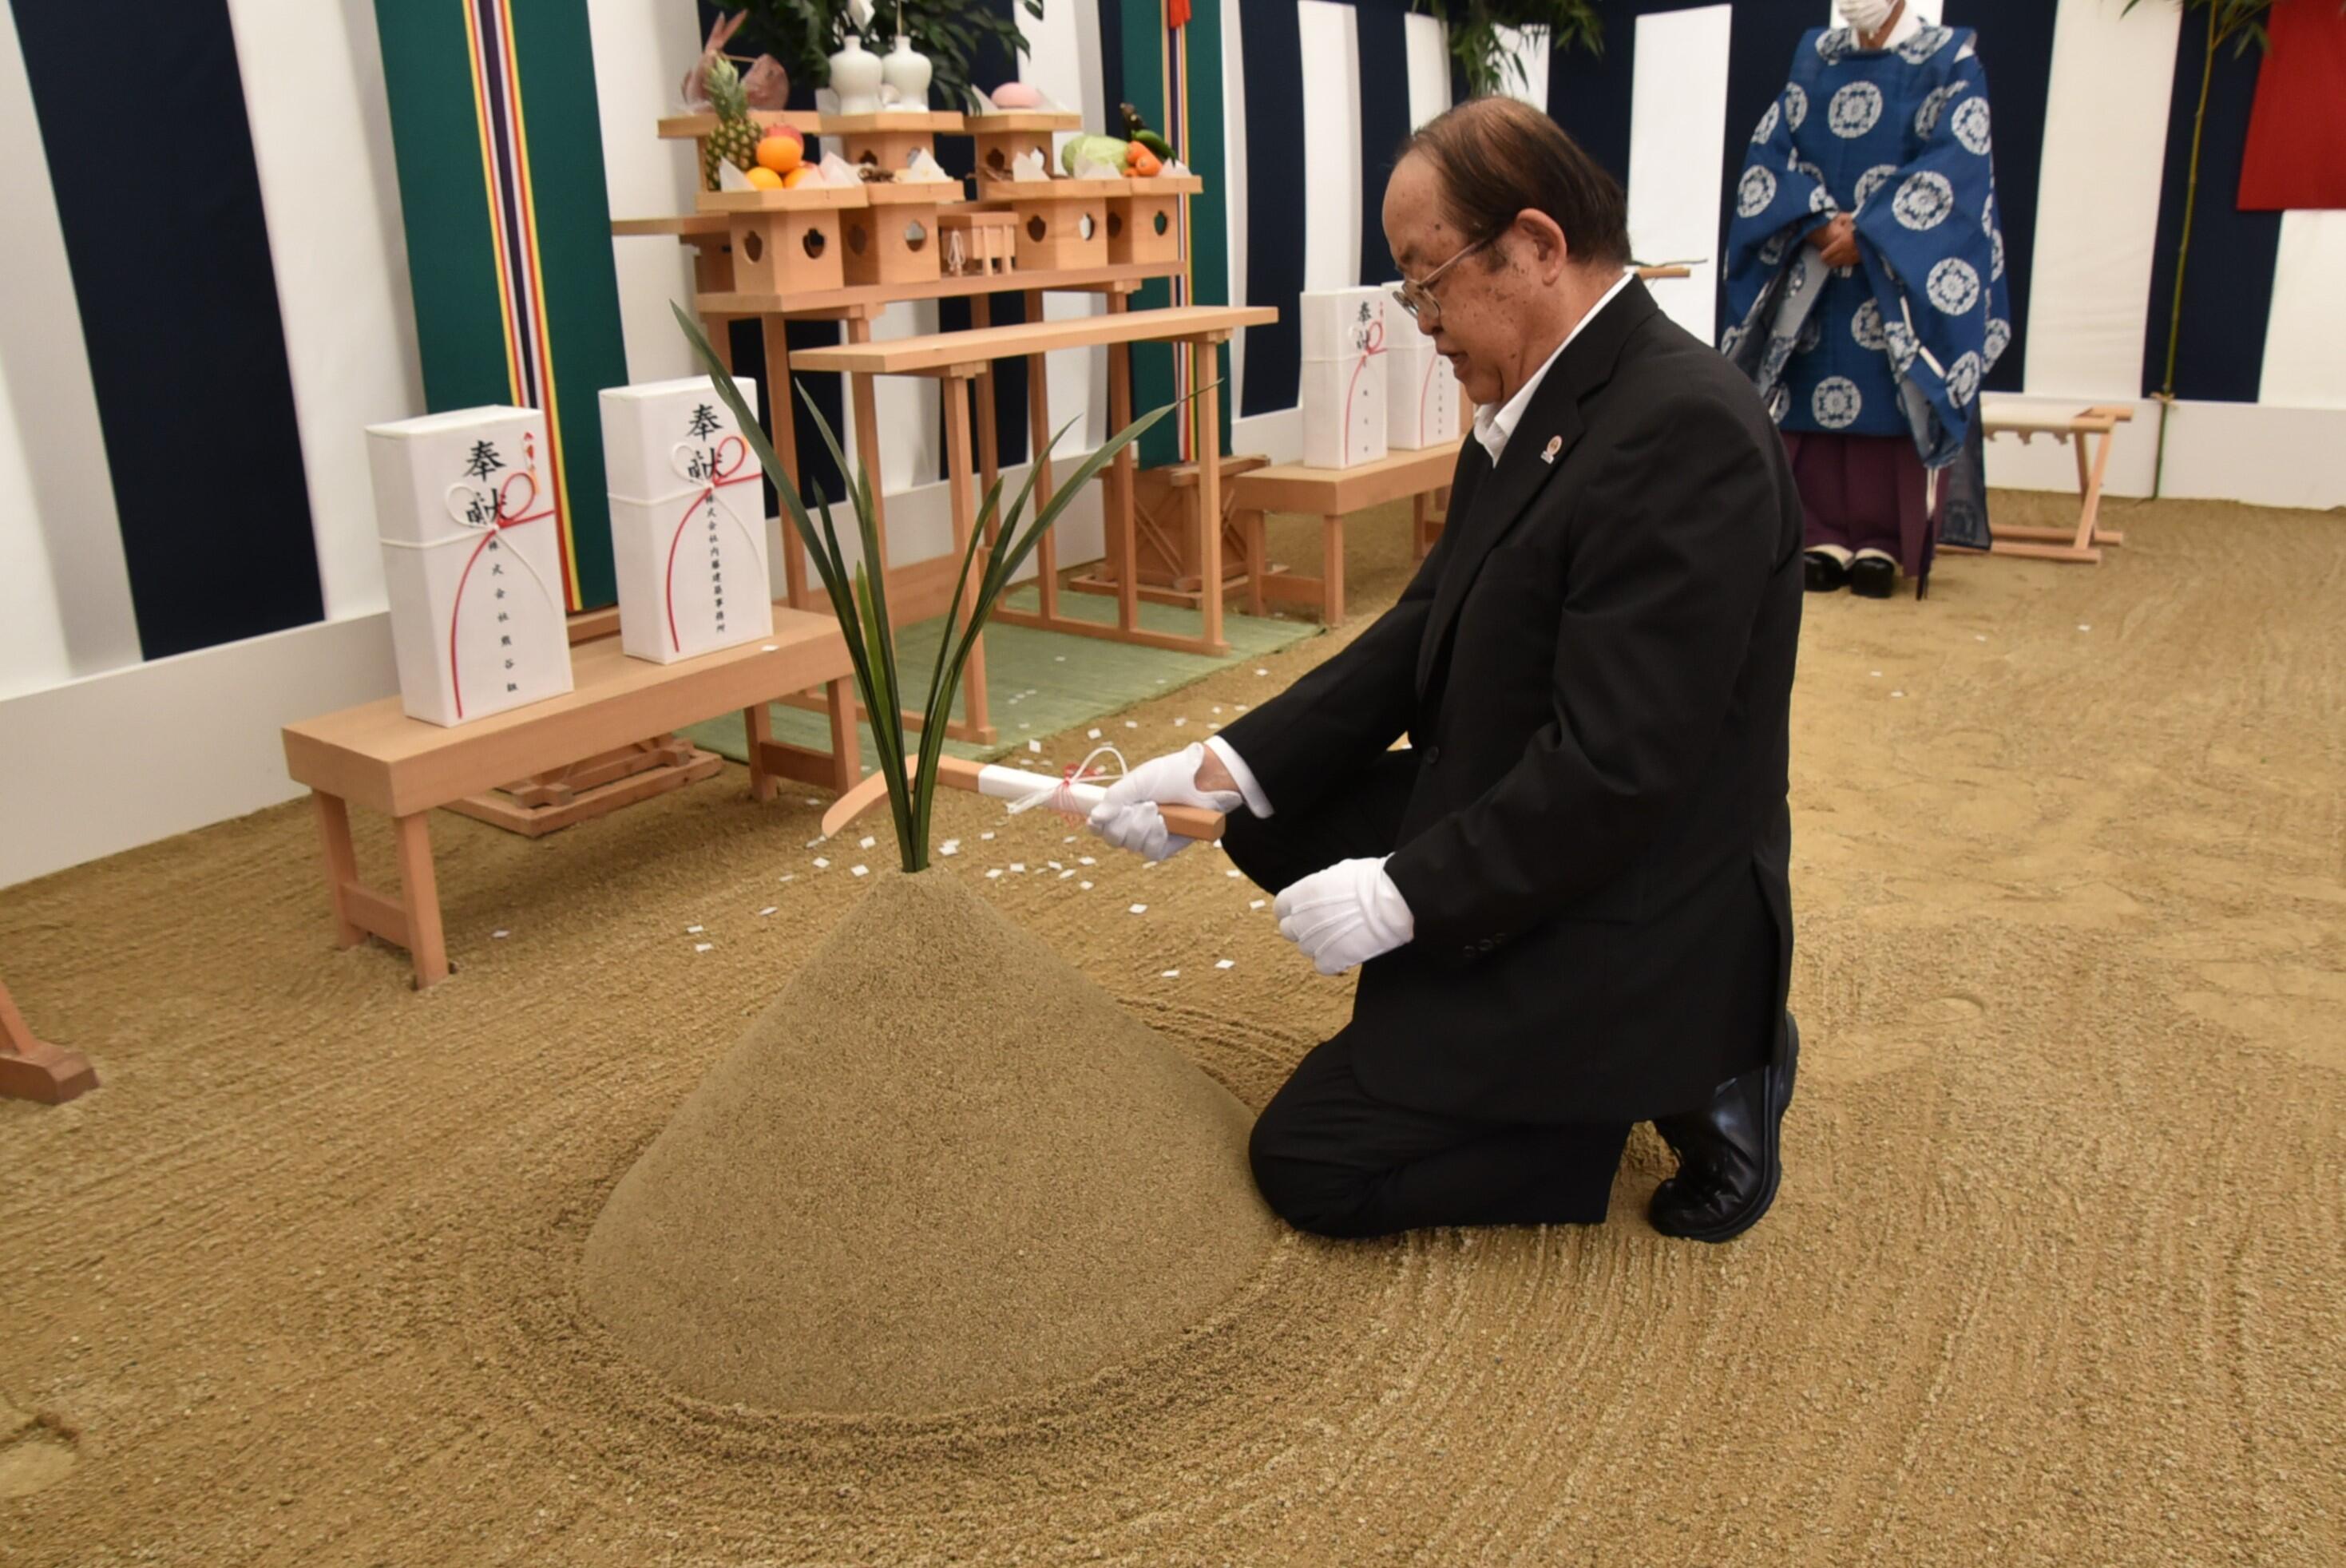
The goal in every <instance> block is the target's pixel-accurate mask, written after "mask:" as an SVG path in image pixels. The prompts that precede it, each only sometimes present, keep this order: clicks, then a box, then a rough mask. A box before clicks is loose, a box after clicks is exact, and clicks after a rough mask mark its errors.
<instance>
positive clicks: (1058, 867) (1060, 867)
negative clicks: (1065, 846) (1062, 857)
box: [1043, 860, 1067, 871]
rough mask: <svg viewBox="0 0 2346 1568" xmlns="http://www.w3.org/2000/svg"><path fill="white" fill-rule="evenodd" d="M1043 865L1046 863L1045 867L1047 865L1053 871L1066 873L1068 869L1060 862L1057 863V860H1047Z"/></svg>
mask: <svg viewBox="0 0 2346 1568" xmlns="http://www.w3.org/2000/svg"><path fill="white" fill-rule="evenodd" d="M1043 863H1044V864H1045V865H1046V866H1048V867H1050V868H1051V869H1052V870H1053V871H1066V869H1067V868H1066V867H1065V866H1063V865H1061V864H1059V862H1058V861H1056V860H1045V861H1044V862H1043Z"/></svg>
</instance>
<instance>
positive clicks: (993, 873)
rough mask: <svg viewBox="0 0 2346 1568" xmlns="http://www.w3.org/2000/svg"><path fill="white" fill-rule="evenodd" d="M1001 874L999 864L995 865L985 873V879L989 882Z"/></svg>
mask: <svg viewBox="0 0 2346 1568" xmlns="http://www.w3.org/2000/svg"><path fill="white" fill-rule="evenodd" d="M1001 875H1002V868H1001V867H1000V866H996V867H994V869H993V870H992V871H988V872H986V873H985V880H986V881H989V882H990V881H994V879H996V878H997V877H999V876H1001Z"/></svg>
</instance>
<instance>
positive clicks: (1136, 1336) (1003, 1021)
mask: <svg viewBox="0 0 2346 1568" xmlns="http://www.w3.org/2000/svg"><path fill="white" fill-rule="evenodd" d="M1248 1125H1249V1121H1248V1116H1247V1113H1246V1111H1245V1109H1244V1108H1243V1107H1242V1106H1240V1105H1239V1103H1238V1102H1237V1101H1236V1100H1234V1099H1232V1098H1231V1097H1230V1095H1229V1094H1228V1093H1227V1092H1226V1091H1225V1090H1223V1089H1222V1088H1221V1087H1220V1085H1219V1084H1216V1083H1214V1082H1213V1080H1211V1079H1209V1078H1208V1077H1207V1076H1206V1075H1205V1074H1202V1073H1200V1072H1199V1071H1198V1069H1197V1068H1196V1067H1194V1066H1192V1065H1190V1064H1189V1063H1188V1061H1187V1060H1186V1059H1184V1058H1183V1057H1182V1056H1181V1054H1179V1053H1178V1052H1177V1051H1176V1050H1175V1049H1174V1048H1173V1047H1172V1046H1171V1045H1169V1044H1167V1043H1166V1042H1165V1041H1164V1040H1163V1039H1161V1038H1159V1037H1158V1035H1157V1033H1155V1032H1154V1031H1152V1030H1150V1029H1148V1027H1146V1026H1145V1025H1143V1024H1142V1023H1139V1022H1138V1021H1137V1020H1136V1019H1134V1018H1133V1017H1132V1016H1131V1015H1130V1014H1128V1013H1126V1012H1125V1011H1124V1010H1123V1009H1122V1008H1120V1007H1118V1006H1117V1004H1116V1003H1115V1002H1114V1001H1113V1000H1112V999H1111V998H1110V997H1109V996H1108V995H1107V993H1105V992H1104V991H1102V990H1101V989H1100V988H1099V987H1098V986H1096V985H1095V984H1093V983H1091V982H1090V981H1089V980H1087V979H1086V978H1085V977H1084V976H1083V975H1082V974H1080V973H1078V972H1076V969H1075V968H1074V967H1073V966H1072V965H1070V964H1068V963H1067V962H1065V961H1064V960H1062V959H1060V958H1059V957H1058V956H1057V955H1056V953H1054V952H1052V951H1051V950H1050V949H1049V948H1047V947H1045V945H1044V944H1043V943H1042V942H1040V941H1038V940H1036V939H1035V938H1034V937H1032V936H1030V935H1028V934H1027V933H1026V932H1023V931H1021V930H1019V929H1018V928H1017V927H1016V926H1015V925H1013V924H1011V922H1010V921H1007V920H1005V919H1004V918H1003V917H1002V916H1001V915H1000V914H997V913H996V912H995V911H994V909H993V908H992V907H991V906H990V905H988V904H986V903H985V902H984V901H982V900H980V899H979V898H977V897H976V896H975V895H974V894H973V893H972V892H970V891H969V890H968V889H966V888H964V886H963V885H962V884H960V883H959V882H957V881H954V879H953V878H952V877H951V876H949V875H948V874H946V873H945V872H943V871H927V872H923V874H921V875H919V876H913V877H901V876H899V877H890V878H887V879H885V880H883V881H880V882H879V883H878V885H877V886H875V887H874V888H873V889H872V891H871V893H870V894H869V895H868V896H867V897H865V898H864V899H863V900H862V901H861V902H860V903H858V904H857V905H856V907H855V908H854V909H853V910H852V911H850V913H849V914H848V915H847V917H846V918H845V919H844V920H842V921H841V922H840V923H839V925H838V926H837V927H836V928H834V929H833V931H832V932H831V935H830V936H829V937H828V938H827V939H825V940H824V942H822V944H821V947H819V948H818V949H817V950H816V951H815V952H814V953H813V954H812V955H811V957H810V958H809V959H808V961H807V962H806V963H805V964H804V966H803V967H802V968H801V970H800V972H799V973H798V975H797V976H796V977H795V978H794V979H793V980H792V981H791V982H790V985H789V986H788V987H787V988H786V989H785V990H784V991H783V993H782V994H781V995H780V997H779V998H777V999H776V1001H775V1002H774V1004H773V1005H772V1006H771V1007H770V1008H769V1009H768V1010H767V1011H766V1013H765V1014H764V1016H762V1017H761V1018H760V1019H759V1020H758V1022H757V1023H755V1024H753V1025H752V1026H751V1027H750V1031H749V1033H748V1034H747V1035H746V1036H744V1037H743V1039H742V1040H741V1042H740V1044H738V1045H736V1046H735V1047H734V1048H733V1049H732V1051H731V1052H729V1054H727V1055H726V1056H725V1057H724V1058H723V1060H721V1061H719V1063H718V1064H717V1065H716V1066H715V1067H714V1068H712V1069H711V1070H710V1071H709V1075H708V1076H707V1077H706V1078H704V1079H702V1080H701V1082H700V1084H699V1086H698V1087H696V1088H695V1089H694V1090H693V1092H692V1094H691V1095H690V1097H688V1099H687V1100H686V1101H685V1103H684V1105H683V1106H682V1108H681V1109H679V1110H678V1112H677V1115H676V1119H675V1120H674V1121H672V1122H670V1123H669V1124H668V1128H667V1130H666V1131H664V1132H662V1133H661V1134H660V1135H659V1136H658V1138H657V1139H655V1140H654V1141H653V1143H652V1145H651V1146H650V1147H649V1148H648V1149H647V1150H646V1151H645V1152H644V1155H643V1157H642V1158H641V1159H639V1160H637V1162H636V1165H635V1167H634V1168H633V1169H631V1170H629V1171H628V1172H627V1176H625V1177H624V1178H622V1179H621V1181H620V1183H619V1185H618V1187H617V1190H616V1191H614V1192H613V1193H612V1195H611V1200H610V1203H609V1205H608V1206H607V1207H606V1208H605V1209H604V1211H603V1214H602V1217H600V1218H599V1219H597V1221H596V1224H595V1227H594V1230H593V1232H592V1233H591V1234H590V1236H589V1237H588V1238H587V1242H586V1268H585V1274H584V1284H583V1289H584V1292H585V1297H586V1305H587V1307H588V1308H589V1309H590V1310H592V1311H593V1312H594V1313H595V1315H596V1316H597V1318H599V1319H601V1320H602V1321H603V1323H604V1324H606V1325H607V1327H608V1328H609V1329H611V1331H612V1332H613V1333H614V1334H616V1335H617V1337H618V1338H619V1339H620V1340H621V1341H622V1342H623V1343H624V1344H625V1345H626V1347H627V1349H628V1350H629V1351H630V1352H632V1353H633V1354H634V1355H636V1356H637V1357H638V1358H640V1359H642V1360H644V1361H645V1362H647V1363H648V1364H649V1365H650V1366H652V1367H653V1368H654V1369H657V1370H658V1371H659V1372H660V1373H662V1374H663V1375H664V1376H665V1377H666V1378H667V1379H668V1380H669V1381H670V1382H671V1383H673V1384H674V1385H675V1386H676V1387H678V1388H679V1389H681V1390H684V1391H685V1392H687V1393H689V1394H692V1395H695V1396H697V1397H699V1398H701V1399H705V1400H714V1401H718V1402H720V1403H726V1404H735V1403H738V1404H743V1405H750V1406H753V1407H758V1408H761V1409H767V1410H829V1411H848V1410H860V1411H880V1412H904V1413H911V1412H922V1411H934V1410H949V1409H953V1408H955V1407H959V1406H965V1405H969V1404H974V1403H976V1402H979V1401H982V1400H990V1399H997V1398H1000V1397H1003V1396H1005V1395H1008V1394H1014V1393H1017V1392H1020V1391H1023V1390H1032V1389H1036V1388H1041V1387H1045V1386H1048V1385H1052V1384H1058V1383H1065V1382H1067V1381H1069V1380H1075V1379H1077V1378H1081V1377H1084V1376H1086V1375H1087V1374H1090V1373H1092V1372H1095V1371H1096V1370H1098V1369H1100V1368H1102V1367H1104V1366H1107V1365H1108V1364H1109V1363H1110V1362H1112V1361H1115V1360H1117V1359H1123V1358H1126V1357H1129V1356H1131V1355H1133V1354H1135V1353H1137V1352H1138V1351H1140V1350H1143V1349H1148V1348H1150V1347H1153V1346H1156V1345H1159V1344H1162V1343H1164V1342H1166V1341H1168V1340H1170V1339H1175V1338H1177V1337H1178V1335H1179V1334H1180V1332H1181V1330H1182V1329H1184V1328H1186V1327H1188V1326H1189V1325H1192V1324H1194V1323H1197V1322H1198V1321H1199V1320H1200V1319H1204V1318H1205V1317H1207V1316H1208V1315H1209V1313H1210V1312H1211V1311H1212V1309H1213V1308H1214V1307H1215V1305H1216V1304H1217V1303H1219V1301H1221V1300H1222V1299H1224V1298H1226V1297H1228V1296H1229V1294H1230V1293H1231V1292H1232V1291H1234V1290H1235V1289H1236V1288H1237V1287H1238V1286H1239V1283H1240V1282H1241V1281H1242V1280H1243V1279H1244V1278H1246V1276H1247V1275H1248V1274H1249V1273H1250V1271H1251V1270H1252V1269H1253V1268H1254V1267H1255V1266H1256V1264H1257V1262H1258V1260H1259V1259H1260V1257H1261V1254H1262V1251H1263V1248H1264V1247H1265V1246H1266V1245H1267V1244H1268V1242H1269V1241H1270V1237H1271V1235H1272V1232H1273V1221H1272V1220H1271V1218H1270V1214H1269V1212H1268V1210H1266V1209H1265V1208H1264V1207H1263V1205H1262V1202H1261V1199H1260V1197H1259V1196H1257V1194H1256V1193H1255V1190H1254V1185H1253V1182H1252V1180H1251V1179H1250V1176H1249V1175H1248V1171H1247V1162H1246V1141H1247V1131H1248Z"/></svg>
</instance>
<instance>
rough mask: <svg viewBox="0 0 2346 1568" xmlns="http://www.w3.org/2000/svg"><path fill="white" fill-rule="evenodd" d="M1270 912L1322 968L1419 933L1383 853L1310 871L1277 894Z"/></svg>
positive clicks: (1332, 968) (1346, 963)
mask: <svg viewBox="0 0 2346 1568" xmlns="http://www.w3.org/2000/svg"><path fill="white" fill-rule="evenodd" d="M1271 912H1272V913H1273V914H1276V915H1277V916H1278V917H1279V934H1280V935H1281V936H1283V937H1285V938H1286V939H1287V940H1288V941H1290V942H1293V943H1294V944H1295V945H1296V946H1298V947H1300V948H1301V949H1302V950H1303V956H1304V957H1306V958H1308V959H1310V960H1311V962H1312V963H1313V964H1314V965H1316V966H1317V967H1318V969H1319V971H1320V972H1321V973H1322V974H1341V973H1343V972H1345V971H1346V970H1348V969H1350V968H1352V966H1353V965H1354V964H1359V963H1366V962H1369V960H1371V959H1372V958H1376V957H1378V956H1380V955H1382V954H1383V953H1388V952H1392V950H1393V949H1395V948H1397V947H1400V946H1402V945H1403V943H1405V942H1408V941H1409V940H1410V938H1412V937H1413V936H1414V935H1416V934H1417V920H1416V917H1415V916H1413V915H1412V914H1411V913H1410V912H1409V902H1408V901H1407V900H1405V899H1403V897H1402V896H1401V890H1400V889H1399V888H1397V887H1395V886H1393V881H1392V878H1391V877H1389V876H1387V875H1385V862H1384V860H1382V859H1378V860H1339V861H1337V862H1336V863H1335V864H1334V865H1332V866H1331V867H1329V868H1328V869H1327V870H1326V871H1318V872H1314V873H1313V874H1312V875H1311V876H1308V877H1306V878H1304V879H1303V880H1302V881H1300V882H1297V883H1296V884H1295V885H1294V886H1292V887H1290V888H1289V889H1288V890H1287V891H1285V892H1283V893H1281V894H1280V895H1279V899H1278V901H1277V902H1275V903H1273V904H1272V905H1271Z"/></svg>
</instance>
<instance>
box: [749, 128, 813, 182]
mask: <svg viewBox="0 0 2346 1568" xmlns="http://www.w3.org/2000/svg"><path fill="white" fill-rule="evenodd" d="M804 156H805V149H804V148H801V146H800V144H799V140H798V138H797V137H787V136H770V137H767V138H766V139H765V140H763V141H761V142H760V143H759V144H758V167H759V168H766V169H771V170H772V171H773V172H774V173H776V174H788V173H790V170H792V169H794V168H798V166H799V165H800V163H801V162H802V161H803V160H804Z"/></svg>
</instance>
